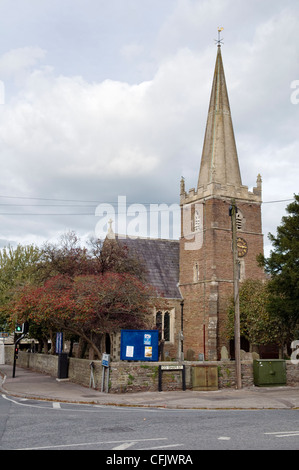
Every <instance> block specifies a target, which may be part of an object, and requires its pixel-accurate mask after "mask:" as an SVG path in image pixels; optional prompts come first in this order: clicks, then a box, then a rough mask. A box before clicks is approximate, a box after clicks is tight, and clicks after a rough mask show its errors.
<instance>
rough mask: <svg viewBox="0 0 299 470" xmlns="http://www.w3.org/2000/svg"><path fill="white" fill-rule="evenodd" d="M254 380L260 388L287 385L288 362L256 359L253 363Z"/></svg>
mask: <svg viewBox="0 0 299 470" xmlns="http://www.w3.org/2000/svg"><path fill="white" fill-rule="evenodd" d="M253 380H254V385H257V386H258V387H269V386H275V385H286V383H287V374H286V361H285V360H283V359H256V360H254V361H253Z"/></svg>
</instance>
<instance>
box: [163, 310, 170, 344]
mask: <svg viewBox="0 0 299 470" xmlns="http://www.w3.org/2000/svg"><path fill="white" fill-rule="evenodd" d="M164 340H165V341H170V315H169V313H168V312H166V313H164Z"/></svg>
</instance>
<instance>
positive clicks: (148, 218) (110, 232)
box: [95, 196, 203, 250]
mask: <svg viewBox="0 0 299 470" xmlns="http://www.w3.org/2000/svg"><path fill="white" fill-rule="evenodd" d="M95 215H96V217H100V220H99V221H98V222H97V224H96V227H95V235H96V237H97V238H99V239H105V238H106V237H114V236H115V234H117V237H118V238H120V239H121V238H136V237H147V238H162V239H178V238H180V237H181V236H182V237H184V241H185V249H186V250H199V249H200V248H201V247H202V243H203V226H202V220H203V204H201V203H195V204H192V205H191V204H187V205H184V206H183V207H182V208H181V207H180V206H179V204H164V203H162V204H139V203H134V204H129V205H128V204H127V198H126V196H118V200H117V204H110V203H101V204H99V205H98V206H97V208H96V211H95ZM112 225H113V228H112Z"/></svg>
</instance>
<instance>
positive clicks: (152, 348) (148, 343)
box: [120, 330, 159, 361]
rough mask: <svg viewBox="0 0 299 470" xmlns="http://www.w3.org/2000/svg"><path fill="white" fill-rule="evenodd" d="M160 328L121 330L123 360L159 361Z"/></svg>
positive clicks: (121, 354) (121, 356)
mask: <svg viewBox="0 0 299 470" xmlns="http://www.w3.org/2000/svg"><path fill="white" fill-rule="evenodd" d="M158 344H159V332H158V330H121V342H120V359H121V360H122V361H158V356H159V353H158Z"/></svg>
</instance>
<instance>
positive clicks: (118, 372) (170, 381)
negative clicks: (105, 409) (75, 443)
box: [5, 346, 299, 393]
mask: <svg viewBox="0 0 299 470" xmlns="http://www.w3.org/2000/svg"><path fill="white" fill-rule="evenodd" d="M13 350H14V348H13V346H6V347H5V362H6V364H11V365H12V364H13ZM167 364H169V365H172V366H173V365H174V364H175V363H174V362H162V363H161V362H128V361H119V362H111V366H110V376H109V391H110V392H111V393H124V392H139V391H143V392H144V391H157V390H158V376H159V365H167ZM200 364H201V363H200V362H198V361H194V362H192V361H184V365H185V371H186V388H187V389H192V367H195V366H196V367H200ZM202 365H204V366H205V367H207V366H209V365H211V366H214V367H215V365H216V366H217V368H218V387H219V388H222V389H223V388H235V386H236V379H235V363H234V361H218V362H214V361H213V362H206V361H205V362H204V363H203V364H202ZM16 367H23V368H29V369H31V370H34V371H38V372H42V373H46V374H49V375H51V376H53V377H57V371H58V357H57V356H52V355H50V354H36V353H35V354H33V353H27V352H23V351H19V357H18V359H17V363H16ZM93 367H94V368H93V371H94V381H95V388H96V389H98V390H101V384H102V364H101V361H93ZM286 371H287V385H290V386H291V385H293V386H294V385H296V386H299V364H293V363H292V362H291V361H286ZM241 373H242V386H243V387H244V388H246V387H251V386H253V385H254V382H253V363H252V361H242V367H241ZM90 377H91V361H90V360H88V359H76V358H69V369H68V378H69V380H70V381H72V382H76V383H79V384H81V385H83V386H86V387H89V385H90ZM162 383H163V391H166V390H182V373H181V371H180V370H168V371H163V380H162Z"/></svg>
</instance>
